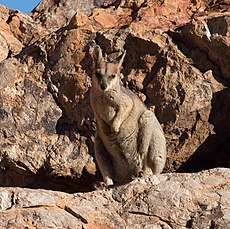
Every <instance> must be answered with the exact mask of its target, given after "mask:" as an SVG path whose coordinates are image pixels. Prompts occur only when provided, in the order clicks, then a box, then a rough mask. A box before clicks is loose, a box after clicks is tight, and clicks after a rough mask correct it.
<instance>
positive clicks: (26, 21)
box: [0, 5, 47, 61]
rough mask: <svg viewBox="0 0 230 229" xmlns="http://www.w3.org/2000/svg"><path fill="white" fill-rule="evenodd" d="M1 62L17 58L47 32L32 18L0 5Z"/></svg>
mask: <svg viewBox="0 0 230 229" xmlns="http://www.w3.org/2000/svg"><path fill="white" fill-rule="evenodd" d="M0 27H1V31H0V44H1V45H0V61H2V60H4V59H6V58H7V57H11V56H15V55H16V54H18V53H20V52H21V50H22V49H23V48H24V47H25V46H27V45H30V44H32V43H33V42H34V41H35V40H37V39H38V38H41V37H42V36H45V35H47V30H46V29H45V28H43V27H42V26H41V25H40V24H38V23H35V22H34V21H33V19H32V18H31V17H29V16H28V15H26V14H24V13H21V12H19V11H16V10H10V9H7V8H6V7H4V6H3V5H0Z"/></svg>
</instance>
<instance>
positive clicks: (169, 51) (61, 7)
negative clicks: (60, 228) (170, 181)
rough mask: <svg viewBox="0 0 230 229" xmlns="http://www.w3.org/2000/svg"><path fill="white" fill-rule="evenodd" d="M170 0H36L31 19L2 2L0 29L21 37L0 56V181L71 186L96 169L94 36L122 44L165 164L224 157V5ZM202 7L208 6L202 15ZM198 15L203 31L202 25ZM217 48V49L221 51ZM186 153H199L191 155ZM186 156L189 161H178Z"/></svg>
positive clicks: (111, 47) (107, 46)
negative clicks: (154, 121) (163, 140)
mask: <svg viewBox="0 0 230 229" xmlns="http://www.w3.org/2000/svg"><path fill="white" fill-rule="evenodd" d="M210 4H211V3H210ZM171 5H172V4H171V3H170V2H169V1H164V2H158V1H152V0H151V1H137V0H133V1H89V4H88V5H87V4H85V2H84V5H83V3H80V1H68V2H64V1H55V2H54V1H48V2H47V1H42V2H41V3H40V5H39V6H38V7H37V8H36V9H35V10H34V11H33V13H32V14H31V17H32V18H33V19H31V17H30V16H28V15H24V14H21V13H19V12H16V11H10V10H7V9H5V8H4V10H2V12H3V13H2V14H1V15H2V16H1V17H2V19H1V20H2V21H3V22H4V23H3V27H4V28H6V29H5V30H4V31H7V32H8V33H10V34H11V35H12V37H14V39H16V40H17V41H18V42H19V43H20V44H21V45H22V46H25V48H24V49H23V51H21V52H20V50H21V48H20V45H16V47H17V48H18V51H17V52H15V54H16V53H18V52H20V54H18V55H17V59H16V58H8V59H7V60H5V61H3V62H2V63H1V64H0V70H1V72H0V77H1V82H0V90H1V91H0V93H1V94H0V96H1V100H0V101H1V103H0V105H1V110H0V117H1V126H0V144H1V146H0V162H1V168H2V169H1V171H0V178H1V179H0V183H1V185H2V186H6V185H11V186H15V185H20V186H23V187H24V186H26V187H43V188H51V189H55V190H65V191H69V192H73V191H77V190H78V191H79V190H84V191H85V190H90V189H91V185H92V183H93V181H95V180H96V179H98V176H95V173H96V166H95V163H94V161H93V156H92V155H93V140H94V139H93V135H94V130H95V123H94V120H93V115H92V111H91V108H90V105H89V90H90V85H91V76H92V66H91V65H92V60H91V58H90V50H91V48H92V46H93V45H95V44H99V45H100V46H101V47H102V49H103V50H104V52H105V53H107V55H108V56H109V57H111V58H115V57H117V56H119V55H120V54H122V53H123V51H124V50H126V51H127V55H126V58H125V62H124V66H123V67H124V68H123V73H124V75H125V78H124V83H125V84H127V85H128V86H129V88H130V89H131V90H133V91H134V92H135V93H136V94H137V95H138V96H140V98H141V99H142V100H143V101H144V102H145V103H146V105H147V106H148V107H150V108H151V109H154V110H155V112H156V115H157V117H158V119H159V120H160V122H161V124H162V126H163V127H164V131H165V134H166V137H167V144H168V159H167V164H166V168H165V171H166V172H173V171H176V170H178V169H180V171H188V170H192V169H193V170H195V171H199V170H202V169H207V168H212V167H219V166H226V167H227V166H229V165H227V163H226V161H228V157H229V156H228V151H229V144H228V142H229V138H228V135H229V131H228V127H227V128H225V126H224V128H223V123H225V122H226V123H228V122H229V109H228V102H227V101H228V92H225V90H226V91H228V90H227V89H224V88H225V87H227V86H228V76H227V72H228V65H229V64H228V60H229V32H228V30H229V23H228V21H229V14H228V13H226V12H223V10H219V13H218V14H217V13H213V9H214V8H213V7H214V5H212V6H213V7H212V10H211V9H210V8H208V7H207V5H205V3H204V2H203V1H202V2H199V1H194V3H192V4H191V3H190V1H176V3H175V5H173V7H172V6H171ZM75 7H77V9H76V8H75ZM70 9H74V10H70ZM202 10H205V14H207V16H202V15H201V12H202ZM67 12H68V13H67ZM210 12H211V13H210ZM73 15H74V16H73ZM72 16H73V17H72ZM192 18H194V20H191V19H192ZM204 18H205V20H206V19H207V20H208V22H207V24H208V28H209V29H210V32H211V37H209V35H208V37H207V31H206V30H207V29H206V30H204V28H205V24H204V22H203V21H202V20H203V19H204ZM34 20H35V21H36V22H34ZM221 22H224V23H221ZM205 23H206V22H205ZM19 24H20V25H22V26H20V27H19V26H18V25H19ZM181 24H183V26H182V25H181ZM44 27H46V28H48V29H46V28H44ZM31 31H32V32H31ZM215 31H216V32H215ZM215 33H218V34H219V35H218V36H214V34H215ZM33 34H35V36H34V37H33ZM208 38H209V39H211V41H209V40H208ZM0 41H1V42H2V44H3V46H2V47H3V52H2V53H3V54H2V55H3V58H6V57H9V56H11V54H10V55H9V53H10V51H9V50H10V49H9V47H8V49H7V47H6V39H5V38H4V39H3V40H1V39H0ZM191 41H192V42H193V45H191V44H190V43H191ZM4 42H5V43H4ZM220 50H225V52H224V54H223V55H221V54H220ZM6 52H8V54H6ZM218 95H221V96H218ZM218 104H223V106H219V105H218ZM222 107H224V108H222ZM222 109H223V110H222ZM219 111H220V112H221V114H223V115H222V116H221V117H219V115H218V113H219ZM226 111H227V112H226ZM221 129H226V131H224V132H223V131H221ZM213 136H214V140H213ZM220 139H222V140H221V143H220V141H219V140H220ZM224 139H225V140H224ZM218 142H219V143H218ZM220 145H221V147H222V149H221V152H222V153H221V155H222V156H221V157H219V154H218V152H219V151H218V148H219V146H220ZM214 146H215V147H214ZM210 152H211V153H210ZM192 155H201V156H199V157H198V158H199V159H196V160H194V161H193V160H192V158H193V156H192ZM213 155H215V157H213ZM189 158H190V160H192V161H193V162H192V163H191V165H188V164H186V161H188V159H189ZM202 158H205V162H204V160H203V159H202ZM213 158H219V159H218V160H216V159H213ZM226 158H227V159H226ZM213 160H215V162H216V163H214V164H213V163H212V162H211V161H213ZM197 161H198V162H197ZM200 161H202V163H199V162H200ZM189 168H190V169H189ZM191 168H192V169H191ZM15 177H17V179H15Z"/></svg>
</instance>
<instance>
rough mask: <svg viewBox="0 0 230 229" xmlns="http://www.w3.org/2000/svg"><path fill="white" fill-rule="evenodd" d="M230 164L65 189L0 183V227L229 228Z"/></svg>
mask: <svg viewBox="0 0 230 229" xmlns="http://www.w3.org/2000/svg"><path fill="white" fill-rule="evenodd" d="M229 181H230V170H229V169H220V168H219V169H213V170H208V171H205V172H200V173H194V174H192V173H190V174H175V173H174V174H172V173H171V174H162V175H159V176H148V177H145V178H140V179H138V180H134V181H132V182H131V183H129V184H125V185H122V186H119V187H116V188H111V189H109V190H101V191H94V192H90V193H76V194H66V193H62V192H53V191H48V190H42V189H38V190H31V189H21V188H0V208H1V212H0V226H1V228H6V227H7V228H20V227H23V228H47V227H49V228H168V229H169V228H182V229H183V228H184V229H185V228H194V229H195V228H210V227H212V228H213V227H214V228H228V225H229V223H230V215H229V212H230V200H229V195H230V191H229V190H230V182H229Z"/></svg>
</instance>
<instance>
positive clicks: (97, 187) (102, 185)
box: [93, 181, 113, 190]
mask: <svg viewBox="0 0 230 229" xmlns="http://www.w3.org/2000/svg"><path fill="white" fill-rule="evenodd" d="M93 187H94V189H95V190H105V189H109V188H111V187H113V185H106V184H105V182H103V181H96V182H95V183H94V184H93Z"/></svg>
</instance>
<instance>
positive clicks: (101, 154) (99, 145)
mask: <svg viewBox="0 0 230 229" xmlns="http://www.w3.org/2000/svg"><path fill="white" fill-rule="evenodd" d="M94 154H95V159H96V162H97V165H98V167H99V170H100V172H101V175H102V177H103V181H104V183H105V186H110V185H113V171H112V162H111V160H110V158H109V155H108V152H107V150H106V149H105V146H104V144H103V142H102V140H101V138H100V136H99V134H98V133H96V136H95V144H94Z"/></svg>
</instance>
